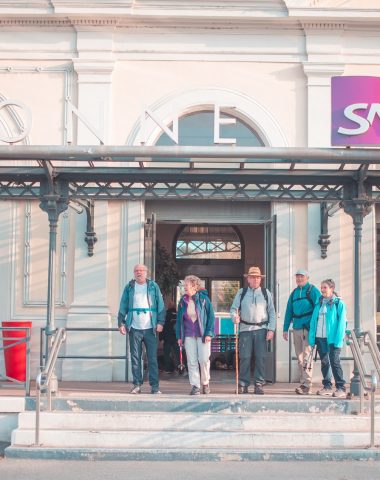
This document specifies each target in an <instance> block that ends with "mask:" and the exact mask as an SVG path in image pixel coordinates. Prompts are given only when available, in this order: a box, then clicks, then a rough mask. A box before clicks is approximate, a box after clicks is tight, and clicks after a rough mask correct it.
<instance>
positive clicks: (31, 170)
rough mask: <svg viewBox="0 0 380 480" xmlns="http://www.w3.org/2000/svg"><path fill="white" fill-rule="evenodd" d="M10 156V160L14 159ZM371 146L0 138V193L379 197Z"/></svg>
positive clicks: (378, 159)
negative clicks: (8, 141)
mask: <svg viewBox="0 0 380 480" xmlns="http://www.w3.org/2000/svg"><path fill="white" fill-rule="evenodd" d="M15 161H16V163H17V166H15ZM379 163H380V151H379V150H378V149H346V148H345V149H343V148H342V149H341V148H328V149H310V148H272V147H237V146H227V147H226V146H215V147H181V146H172V147H156V146H149V147H147V146H132V147H131V146H15V145H12V146H0V198H3V199H4V198H40V197H41V194H42V192H41V183H45V182H48V184H49V185H50V187H51V188H53V185H54V184H56V183H57V182H59V183H64V184H68V185H69V189H68V199H75V198H86V197H87V198H89V197H92V198H94V199H97V198H98V199H109V200H111V199H120V198H123V199H153V198H154V199H171V198H176V199H214V200H228V199H231V200H242V201H244V200H250V201H252V200H256V201H294V200H303V201H317V202H321V201H340V200H344V199H354V198H359V197H360V198H363V197H365V198H366V199H367V200H370V201H372V202H377V201H380V171H377V170H376V165H377V164H379Z"/></svg>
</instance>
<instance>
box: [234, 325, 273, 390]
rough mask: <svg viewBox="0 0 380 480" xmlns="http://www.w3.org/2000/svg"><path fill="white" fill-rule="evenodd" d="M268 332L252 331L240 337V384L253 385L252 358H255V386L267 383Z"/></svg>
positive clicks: (263, 330)
mask: <svg viewBox="0 0 380 480" xmlns="http://www.w3.org/2000/svg"><path fill="white" fill-rule="evenodd" d="M266 336H267V330H266V328H260V329H259V330H250V331H248V332H241V333H240V335H239V384H240V385H244V386H247V387H248V386H249V385H250V383H251V357H252V352H253V355H254V358H255V370H254V372H253V382H254V384H255V385H264V383H265V353H266V351H267V341H266Z"/></svg>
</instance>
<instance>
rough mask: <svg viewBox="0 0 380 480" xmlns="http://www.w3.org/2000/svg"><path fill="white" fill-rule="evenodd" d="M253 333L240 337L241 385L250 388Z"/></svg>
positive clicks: (246, 333) (241, 334) (245, 333)
mask: <svg viewBox="0 0 380 480" xmlns="http://www.w3.org/2000/svg"><path fill="white" fill-rule="evenodd" d="M252 337H253V335H252V332H241V333H240V335H239V385H241V386H244V387H248V386H249V385H250V383H251V356H252V342H253V339H252Z"/></svg>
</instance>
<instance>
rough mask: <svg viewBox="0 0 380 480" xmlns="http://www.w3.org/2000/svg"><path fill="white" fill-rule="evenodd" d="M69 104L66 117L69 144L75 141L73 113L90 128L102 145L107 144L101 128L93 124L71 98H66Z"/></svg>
mask: <svg viewBox="0 0 380 480" xmlns="http://www.w3.org/2000/svg"><path fill="white" fill-rule="evenodd" d="M66 105H67V117H66V126H65V128H66V133H67V137H66V141H67V143H68V144H70V143H72V142H73V114H75V115H76V116H77V117H78V119H79V120H80V121H81V122H82V123H83V124H84V125H85V126H86V127H87V128H88V129H89V130H90V132H91V133H93V134H94V135H95V137H96V138H97V139H98V140H99V142H100V144H101V145H104V144H105V141H104V138H103V137H102V135H101V133H100V132H99V130H98V129H97V128H96V127H94V126H93V125H91V123H90V121H89V120H88V119H87V118H86V117H85V116H84V115H83V114H82V113H80V111H79V110H78V109H77V108H76V107H75V106H74V105H73V104H72V103H71V102H70V100H69V99H68V98H67V99H66Z"/></svg>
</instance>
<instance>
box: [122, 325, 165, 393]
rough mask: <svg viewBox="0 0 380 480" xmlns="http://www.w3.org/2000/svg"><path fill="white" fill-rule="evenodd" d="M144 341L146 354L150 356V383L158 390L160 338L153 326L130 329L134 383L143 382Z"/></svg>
mask: <svg viewBox="0 0 380 480" xmlns="http://www.w3.org/2000/svg"><path fill="white" fill-rule="evenodd" d="M143 342H144V345H145V349H146V355H147V357H148V373H149V385H150V386H151V387H152V389H153V390H158V385H159V379H158V362H157V346H158V338H157V335H155V333H154V332H153V328H148V329H147V330H137V329H134V328H131V329H130V330H129V345H130V349H131V361H132V376H133V384H134V385H142V384H143V372H142V368H141V364H142V344H143Z"/></svg>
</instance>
